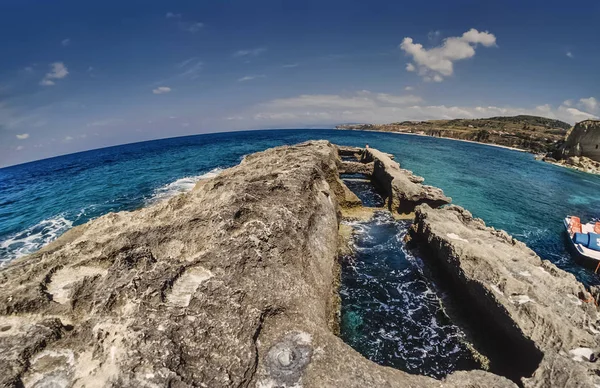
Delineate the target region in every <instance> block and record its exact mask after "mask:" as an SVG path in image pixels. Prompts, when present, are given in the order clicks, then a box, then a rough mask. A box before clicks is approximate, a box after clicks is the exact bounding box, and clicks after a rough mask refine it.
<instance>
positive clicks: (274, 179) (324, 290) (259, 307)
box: [0, 141, 514, 388]
mask: <svg viewBox="0 0 600 388" xmlns="http://www.w3.org/2000/svg"><path fill="white" fill-rule="evenodd" d="M338 161H339V159H338V155H337V152H336V149H335V148H334V147H333V146H332V145H330V144H329V143H327V142H323V141H320V142H313V143H305V144H301V145H297V146H286V147H280V148H275V149H270V150H267V151H265V152H261V153H257V154H253V155H249V156H247V157H246V158H245V159H244V160H243V161H242V163H241V164H240V165H239V166H236V167H233V168H231V169H228V170H225V171H223V172H222V173H221V174H220V175H219V176H217V177H215V178H212V179H208V180H204V181H201V182H199V183H198V184H197V185H196V187H195V188H194V190H193V191H191V192H189V193H186V194H182V195H179V196H177V197H174V198H172V199H170V200H169V201H166V202H162V203H158V204H156V205H153V206H150V207H147V208H143V209H140V210H137V211H133V212H120V213H110V214H107V215H105V216H103V217H100V218H98V219H96V220H94V221H90V222H89V223H87V224H85V225H83V226H79V227H76V228H74V229H72V230H71V231H69V232H67V233H66V234H65V235H63V236H62V237H60V238H59V239H57V240H56V241H55V242H53V243H52V244H50V245H48V246H47V247H45V248H43V249H42V250H40V251H39V252H37V253H35V254H33V255H31V256H28V257H25V258H22V259H19V260H15V261H13V262H12V263H10V264H9V265H7V266H6V267H5V268H3V269H1V270H0V279H2V282H1V283H0V386H2V387H21V386H25V387H41V386H45V387H50V386H52V387H53V386H61V387H63V386H72V387H83V386H85V387H88V388H89V387H178V388H179V387H211V388H212V387H250V386H253V387H254V386H256V387H292V386H293V387H298V386H300V385H302V386H305V387H406V388H408V387H424V388H429V387H431V388H433V387H448V388H453V387H456V388H458V387H466V386H469V387H481V388H483V387H491V386H494V387H514V384H513V383H512V382H510V381H508V380H506V379H504V378H501V377H498V376H494V375H492V374H489V373H486V372H483V371H474V372H457V373H455V374H453V375H451V376H449V377H448V379H447V380H445V381H438V380H434V379H431V378H428V377H424V376H416V375H410V374H408V373H404V372H402V371H399V370H395V369H392V368H386V367H382V366H379V365H376V364H375V363H373V362H371V361H368V360H367V359H365V358H364V357H362V356H361V355H359V354H358V353H357V352H356V351H354V350H353V349H352V348H350V347H349V346H348V345H346V344H345V343H343V342H342V340H341V339H339V338H338V337H336V336H335V335H334V334H333V333H332V330H331V328H330V322H331V317H332V316H335V314H336V313H337V306H336V296H337V289H336V288H335V286H334V285H335V284H336V283H337V279H336V278H335V276H336V275H335V274H336V273H338V267H337V266H338V264H337V260H336V254H337V250H338V213H339V205H338V203H339V199H338V196H337V195H336V194H337V193H341V192H344V188H343V183H342V182H341V181H340V180H339V178H338V170H337V162H338Z"/></svg>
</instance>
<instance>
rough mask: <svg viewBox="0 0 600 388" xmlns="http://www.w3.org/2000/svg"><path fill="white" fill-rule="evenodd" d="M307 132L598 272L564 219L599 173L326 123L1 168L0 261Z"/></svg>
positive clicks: (594, 197)
mask: <svg viewBox="0 0 600 388" xmlns="http://www.w3.org/2000/svg"><path fill="white" fill-rule="evenodd" d="M310 139H327V140H330V141H331V142H334V143H337V144H342V145H351V146H364V145H365V144H367V143H368V144H369V145H370V146H371V147H375V148H378V149H380V150H382V151H385V152H389V153H392V154H394V155H395V157H396V160H397V161H398V162H399V163H400V164H401V166H402V167H403V168H407V169H410V170H413V171H414V172H415V174H418V175H421V176H423V177H425V183H426V184H429V185H433V186H438V187H440V188H442V189H443V190H444V191H445V193H446V194H447V195H449V196H451V197H452V198H453V202H454V203H455V204H458V205H461V206H463V207H465V208H467V209H468V210H470V211H471V212H472V213H473V214H474V215H475V216H476V217H480V218H482V219H483V220H484V221H485V222H486V223H487V224H488V225H490V226H494V227H496V228H500V229H504V230H506V231H507V232H509V233H510V234H512V235H513V236H515V237H516V238H517V239H519V240H521V241H524V242H525V243H526V244H528V245H529V246H530V247H531V248H532V249H534V250H535V251H536V252H537V253H538V254H539V255H540V256H541V257H542V258H543V259H548V260H550V261H552V262H554V263H555V264H557V265H558V266H559V267H561V268H563V269H566V270H568V271H570V272H572V273H574V274H575V275H576V276H577V277H578V278H579V279H580V280H582V281H583V282H585V283H586V284H598V283H600V282H599V281H598V280H597V279H598V278H597V276H596V275H594V274H593V273H592V272H591V271H588V270H585V269H583V268H582V267H580V266H578V265H577V264H576V263H574V262H573V260H572V258H571V256H570V254H569V253H568V251H567V249H566V245H565V241H564V235H563V227H562V219H563V217H564V216H565V215H567V214H573V215H579V216H580V217H582V219H584V220H588V219H596V218H599V217H600V196H598V192H599V189H600V177H598V176H593V175H589V174H585V173H582V172H578V171H572V170H568V169H565V168H561V167H557V166H554V165H550V164H546V163H544V162H540V161H536V160H534V158H533V155H530V154H527V153H522V152H517V151H512V150H507V149H502V148H497V147H490V146H486V145H481V144H474V143H466V142H458V141H454V140H449V139H439V138H431V137H421V136H411V135H398V134H391V133H376V132H364V131H338V130H320V129H310V130H309V129H298V130H268V131H245V132H232V133H217V134H208V135H197V136H188V137H180V138H171V139H163V140H155V141H149V142H143V143H135V144H127V145H122V146H116V147H110V148H103V149H99V150H93V151H87V152H82V153H77V154H71V155H66V156H60V157H56V158H52V159H46V160H41V161H36V162H32V163H27V164H22V165H18V166H13V167H7V168H4V169H0V261H4V262H6V261H7V260H10V259H12V258H15V257H19V256H22V255H25V254H28V253H31V252H35V251H36V250H38V249H39V248H40V247H42V246H43V245H45V244H47V243H48V242H50V241H51V240H53V239H55V238H56V237H58V236H59V235H60V234H62V233H64V232H65V231H66V230H68V229H69V228H71V227H73V226H76V225H79V224H82V223H85V222H86V221H88V220H90V219H93V218H97V217H99V216H101V215H103V214H106V213H108V212H114V211H121V210H134V209H137V208H140V207H142V206H147V205H148V204H150V203H152V202H155V201H159V200H164V199H166V198H169V197H170V196H172V195H175V194H177V193H179V192H182V191H185V190H189V189H191V187H193V184H194V183H195V181H197V180H198V179H202V177H203V176H205V174H209V175H207V176H210V174H215V173H218V172H219V169H223V168H227V167H231V166H233V165H235V164H237V163H239V162H240V160H241V159H242V158H243V156H244V155H246V154H249V153H253V152H257V151H262V150H264V149H267V148H270V147H274V146H278V145H284V144H295V143H298V142H302V141H306V140H310Z"/></svg>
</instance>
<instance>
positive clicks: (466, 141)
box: [334, 128, 531, 153]
mask: <svg viewBox="0 0 600 388" xmlns="http://www.w3.org/2000/svg"><path fill="white" fill-rule="evenodd" d="M334 129H335V130H337V131H362V132H375V133H393V134H396V135H410V136H422V137H431V138H436V139H448V140H454V141H462V142H465V143H473V144H481V145H486V146H490V147H497V148H504V149H507V150H512V151H519V152H526V153H531V151H527V150H523V149H521V148H515V147H509V146H504V145H500V144H493V143H482V142H479V141H474V140H465V139H455V138H453V137H445V136H429V135H423V134H420V133H412V132H392V131H377V130H374V129H342V128H334Z"/></svg>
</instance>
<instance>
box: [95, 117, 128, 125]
mask: <svg viewBox="0 0 600 388" xmlns="http://www.w3.org/2000/svg"><path fill="white" fill-rule="evenodd" d="M124 121H125V120H123V119H119V118H108V119H102V120H97V121H92V122H90V123H87V124H86V126H88V127H106V126H111V125H115V124H120V123H123V122H124Z"/></svg>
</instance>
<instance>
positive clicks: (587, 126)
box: [559, 120, 600, 162]
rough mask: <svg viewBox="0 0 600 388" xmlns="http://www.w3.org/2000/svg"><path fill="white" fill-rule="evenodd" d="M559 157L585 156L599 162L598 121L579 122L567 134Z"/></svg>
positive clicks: (599, 128)
mask: <svg viewBox="0 0 600 388" xmlns="http://www.w3.org/2000/svg"><path fill="white" fill-rule="evenodd" d="M559 154H560V155H559V157H560V158H563V159H566V158H568V157H570V156H585V157H588V158H590V159H592V160H595V161H599V162H600V120H585V121H581V122H579V123H577V124H575V126H574V127H573V128H571V130H570V131H569V132H568V134H567V137H566V140H565V143H564V145H563V146H562V147H561V149H560V150H559Z"/></svg>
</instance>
